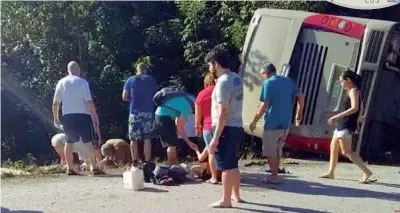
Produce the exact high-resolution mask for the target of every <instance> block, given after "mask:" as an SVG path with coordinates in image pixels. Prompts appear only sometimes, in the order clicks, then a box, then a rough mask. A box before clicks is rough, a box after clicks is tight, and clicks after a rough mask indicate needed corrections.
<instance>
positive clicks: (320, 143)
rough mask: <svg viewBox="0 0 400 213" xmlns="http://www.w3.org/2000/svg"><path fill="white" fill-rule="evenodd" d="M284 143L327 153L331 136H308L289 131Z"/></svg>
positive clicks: (301, 148)
mask: <svg viewBox="0 0 400 213" xmlns="http://www.w3.org/2000/svg"><path fill="white" fill-rule="evenodd" d="M285 144H286V145H288V146H289V147H291V148H295V149H300V150H306V151H307V150H308V151H312V152H318V153H326V154H329V151H330V144H331V138H309V137H303V136H299V135H294V134H291V133H289V135H288V136H287V138H286V141H285Z"/></svg>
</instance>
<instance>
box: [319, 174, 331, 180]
mask: <svg viewBox="0 0 400 213" xmlns="http://www.w3.org/2000/svg"><path fill="white" fill-rule="evenodd" d="M319 178H324V179H335V177H334V176H330V175H328V174H326V175H321V176H319Z"/></svg>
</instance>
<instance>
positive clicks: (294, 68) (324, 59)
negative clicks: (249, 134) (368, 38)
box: [287, 28, 360, 152]
mask: <svg viewBox="0 0 400 213" xmlns="http://www.w3.org/2000/svg"><path fill="white" fill-rule="evenodd" d="M359 49H360V40H359V39H356V38H352V37H348V36H346V35H341V34H338V33H334V32H327V31H323V30H318V29H313V28H304V29H303V30H302V32H301V34H300V37H299V39H298V41H297V43H296V46H295V49H294V51H293V55H292V57H291V62H290V72H289V74H288V76H289V77H290V78H292V79H293V80H294V81H295V82H296V83H297V85H298V87H299V88H300V90H301V91H302V92H303V93H304V95H305V107H304V112H303V122H302V125H301V126H300V127H292V128H291V134H293V135H298V136H302V137H307V138H315V139H321V138H325V139H327V138H330V137H331V134H332V131H333V127H332V126H329V125H328V124H327V120H328V118H329V117H331V116H332V115H334V114H336V113H338V112H339V111H340V110H342V109H341V104H340V103H341V101H342V98H343V97H344V94H343V91H342V88H341V86H340V81H339V76H340V74H341V73H342V72H343V71H344V70H346V69H347V68H349V69H351V70H355V68H356V64H357V63H356V62H357V59H358V54H359ZM287 143H288V145H290V141H287ZM311 143H312V142H311ZM309 146H312V147H313V149H314V150H315V151H324V152H325V151H326V150H321V149H322V147H318V146H319V145H318V144H317V143H316V142H315V143H314V144H313V143H312V144H309ZM302 148H306V149H309V148H310V147H302ZM325 148H326V146H325ZM325 148H324V149H325ZM328 151H329V146H328Z"/></svg>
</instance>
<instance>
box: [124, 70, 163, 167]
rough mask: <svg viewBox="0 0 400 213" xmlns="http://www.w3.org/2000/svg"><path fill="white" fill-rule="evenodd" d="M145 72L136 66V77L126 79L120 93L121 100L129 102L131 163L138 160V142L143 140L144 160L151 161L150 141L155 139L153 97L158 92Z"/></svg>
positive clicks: (154, 81) (154, 83) (153, 81)
mask: <svg viewBox="0 0 400 213" xmlns="http://www.w3.org/2000/svg"><path fill="white" fill-rule="evenodd" d="M146 71H147V66H146V65H145V64H143V63H140V64H138V65H137V67H136V75H134V76H132V77H130V78H128V80H127V81H126V82H125V85H124V89H123V92H122V100H124V101H128V102H129V139H130V141H131V155H132V162H136V161H137V160H138V158H139V152H138V144H137V141H138V140H144V146H143V147H144V158H145V159H144V160H145V161H150V160H151V139H153V138H155V137H156V127H155V124H154V104H153V96H154V95H155V93H156V92H157V90H158V85H157V81H156V79H155V78H154V77H153V76H150V75H148V74H147V73H146Z"/></svg>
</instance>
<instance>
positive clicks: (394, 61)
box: [385, 31, 400, 72]
mask: <svg viewBox="0 0 400 213" xmlns="http://www.w3.org/2000/svg"><path fill="white" fill-rule="evenodd" d="M385 68H386V69H387V70H390V71H395V72H400V31H395V32H394V33H393V34H392V35H391V36H390V38H389V45H388V50H387V56H386V60H385Z"/></svg>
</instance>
